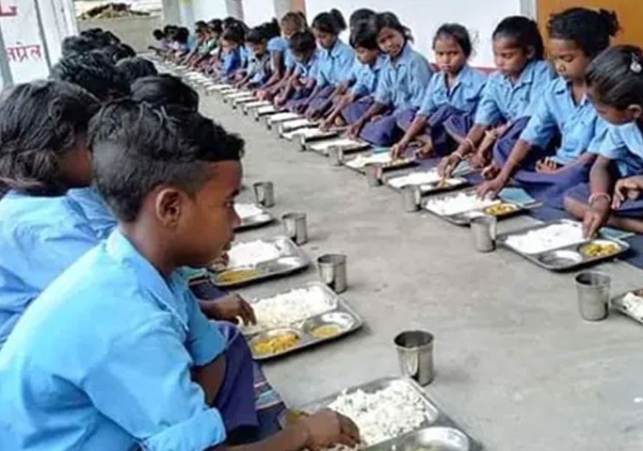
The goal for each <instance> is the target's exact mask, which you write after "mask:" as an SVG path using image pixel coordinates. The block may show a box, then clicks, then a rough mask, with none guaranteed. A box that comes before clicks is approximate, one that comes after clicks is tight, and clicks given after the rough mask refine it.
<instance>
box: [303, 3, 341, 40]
mask: <svg viewBox="0 0 643 451" xmlns="http://www.w3.org/2000/svg"><path fill="white" fill-rule="evenodd" d="M311 27H312V28H314V29H315V30H317V31H320V32H322V33H328V34H333V35H338V34H340V33H341V32H342V31H344V30H345V29H346V19H344V16H343V15H342V13H341V12H340V11H339V10H338V9H331V10H330V12H327V13H320V14H317V16H315V18H314V19H313V23H312V25H311Z"/></svg>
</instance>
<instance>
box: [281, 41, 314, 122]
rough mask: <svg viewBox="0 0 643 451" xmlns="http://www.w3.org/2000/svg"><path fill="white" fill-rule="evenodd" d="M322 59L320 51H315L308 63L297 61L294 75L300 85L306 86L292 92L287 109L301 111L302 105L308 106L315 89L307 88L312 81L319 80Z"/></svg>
mask: <svg viewBox="0 0 643 451" xmlns="http://www.w3.org/2000/svg"><path fill="white" fill-rule="evenodd" d="M320 59H321V52H320V50H315V51H314V52H313V53H312V55H311V56H310V58H308V60H306V61H297V63H296V64H295V68H294V75H295V76H296V77H297V78H298V79H299V81H300V83H301V84H302V85H304V87H302V88H298V89H296V90H294V91H293V92H291V94H290V96H289V98H288V101H287V102H286V108H288V109H289V110H290V111H299V110H300V109H301V108H302V107H301V106H302V105H305V104H306V101H307V100H308V96H310V94H311V92H312V90H313V88H312V87H308V86H306V85H307V84H308V83H309V81H310V80H315V79H316V78H317V71H318V70H319V61H320Z"/></svg>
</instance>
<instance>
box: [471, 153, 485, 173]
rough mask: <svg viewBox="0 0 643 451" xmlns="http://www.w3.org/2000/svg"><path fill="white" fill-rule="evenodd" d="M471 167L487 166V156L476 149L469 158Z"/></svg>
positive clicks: (480, 167)
mask: <svg viewBox="0 0 643 451" xmlns="http://www.w3.org/2000/svg"><path fill="white" fill-rule="evenodd" d="M469 163H470V164H471V167H472V168H474V169H482V168H484V167H485V166H487V163H488V161H487V157H486V155H485V153H484V152H481V151H478V152H476V153H475V154H473V156H472V157H471V158H470V159H469Z"/></svg>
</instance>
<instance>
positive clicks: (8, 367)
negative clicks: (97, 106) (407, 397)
mask: <svg viewBox="0 0 643 451" xmlns="http://www.w3.org/2000/svg"><path fill="white" fill-rule="evenodd" d="M91 128H92V130H91V132H90V142H91V146H92V149H93V155H92V158H93V162H92V163H93V168H94V171H95V178H96V184H97V186H98V189H99V191H100V192H101V194H102V195H103V197H104V198H105V199H107V202H108V203H109V205H110V207H111V208H112V209H113V211H114V212H115V214H116V216H117V217H118V218H119V228H118V230H117V231H115V232H114V233H113V234H112V235H111V236H110V237H109V239H108V240H106V241H104V242H103V243H101V244H100V245H98V246H96V247H95V248H93V249H91V250H90V251H89V252H87V253H86V254H85V255H84V256H83V257H82V258H81V259H80V260H78V261H77V262H76V263H75V264H74V265H72V266H71V267H70V268H69V269H68V270H67V271H65V272H64V274H62V275H61V276H60V277H59V278H58V279H57V280H56V281H55V282H54V283H53V284H51V286H49V287H48V288H47V290H46V291H45V292H44V293H43V294H42V295H41V296H40V297H39V299H38V300H37V301H36V302H34V304H33V305H32V306H31V307H30V308H29V309H28V310H27V312H26V313H25V315H24V317H23V319H22V320H21V321H20V323H19V324H18V326H17V327H16V329H15V331H14V333H13V334H12V335H11V337H10V338H9V340H8V342H7V344H6V346H5V348H4V349H3V352H2V353H0V379H1V380H2V381H3V383H2V384H0V430H2V431H3V433H2V434H0V448H1V449H7V450H9V449H11V450H17V449H21V450H30V451H40V450H42V451H45V450H47V451H49V450H68V449H81V448H82V449H91V450H94V451H101V450H105V451H108V450H115V449H117V450H126V449H150V450H159V451H160V450H167V451H170V450H173V451H178V450H185V451H188V450H205V449H213V447H218V448H217V449H220V450H222V451H225V450H229V451H284V450H299V449H302V448H303V447H304V446H310V447H313V448H317V447H320V446H325V445H329V444H332V443H335V442H340V441H341V442H343V443H346V444H349V445H354V444H355V443H356V442H357V440H358V431H357V428H356V427H355V426H354V424H352V422H351V421H350V420H348V419H346V418H344V417H342V416H340V415H338V414H334V413H331V412H328V411H326V412H323V413H321V414H319V415H317V416H314V417H311V418H308V419H305V420H303V421H304V422H303V423H298V424H295V425H293V426H289V427H287V428H286V429H285V430H284V431H282V432H280V433H279V434H277V436H275V437H273V438H271V439H268V440H266V441H264V442H261V443H257V444H254V445H243V444H244V443H248V442H251V441H253V439H254V437H253V429H254V427H255V426H256V412H255V410H254V397H253V390H252V389H253V387H252V369H251V364H252V359H251V356H250V353H249V351H248V350H247V349H246V351H247V352H246V353H245V354H241V355H240V354H238V353H236V354H235V353H231V352H229V349H226V345H225V340H224V339H223V337H222V336H221V334H220V333H219V331H218V330H217V328H216V327H214V326H213V324H212V323H210V322H209V321H207V320H206V318H205V317H204V316H203V315H202V314H201V313H200V312H199V309H198V307H197V305H196V303H195V300H194V298H193V297H192V296H191V295H190V293H189V291H188V290H187V287H186V285H185V283H184V281H183V279H182V278H181V277H180V276H178V275H177V273H176V269H177V268H178V267H179V266H203V265H207V264H208V263H209V262H210V261H212V260H213V259H214V258H216V257H217V255H218V254H219V253H220V252H221V251H222V250H223V249H224V247H225V246H226V245H227V243H228V242H229V241H230V240H231V239H232V236H233V228H234V226H235V225H236V224H237V223H238V221H239V218H238V216H237V215H236V213H235V211H234V208H233V204H234V197H235V195H236V193H237V192H238V191H239V186H240V180H241V164H240V162H239V159H240V157H241V152H242V145H243V144H242V141H241V140H240V139H238V138H237V137H235V136H231V135H228V134H227V133H226V132H225V131H224V130H223V129H221V128H220V127H218V126H216V125H215V124H214V123H213V122H212V121H211V120H209V119H206V118H204V117H202V116H200V115H199V114H198V113H195V112H191V111H189V110H186V109H182V108H176V107H167V108H164V109H158V108H155V107H152V106H150V105H147V104H145V103H135V102H133V101H121V102H118V103H115V104H112V105H108V106H106V107H105V108H104V109H103V110H102V112H101V113H100V114H99V115H98V116H97V117H96V118H95V119H94V120H93V123H92V127H91ZM43 393H46V396H43ZM238 444H241V445H240V446H236V445H238Z"/></svg>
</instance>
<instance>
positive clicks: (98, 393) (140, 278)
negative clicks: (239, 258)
mask: <svg viewBox="0 0 643 451" xmlns="http://www.w3.org/2000/svg"><path fill="white" fill-rule="evenodd" d="M224 347H225V343H224V339H223V337H222V336H221V334H220V333H219V331H218V330H217V328H216V326H215V325H214V324H213V323H211V322H209V321H208V320H207V319H206V318H205V317H204V316H203V314H202V313H201V311H200V309H199V307H198V304H197V302H196V300H195V299H194V297H193V296H192V295H191V293H190V292H189V290H188V288H187V286H186V284H185V282H184V281H183V279H182V278H181V277H180V276H179V275H177V274H173V275H171V276H170V277H169V278H163V277H162V276H161V274H160V273H159V272H157V271H156V269H155V268H154V267H153V266H152V265H151V264H150V263H149V262H148V261H147V260H146V259H145V258H144V257H143V256H142V255H141V254H139V253H138V252H137V251H136V249H135V248H134V247H133V246H132V245H131V244H130V243H129V241H128V240H127V239H126V238H125V237H124V236H123V235H121V234H120V233H119V232H118V231H116V232H114V233H113V234H112V235H111V236H110V237H109V239H108V240H107V241H104V242H102V243H101V244H100V245H98V246H96V247H95V248H94V249H92V250H90V251H89V252H88V253H87V254H86V255H84V256H83V257H82V258H81V259H80V260H78V261H77V262H76V263H75V264H74V265H72V266H71V267H70V268H69V269H68V270H67V271H65V273H64V274H63V275H61V276H60V277H59V278H58V279H57V280H56V281H55V282H54V283H53V284H51V286H50V287H49V288H48V289H47V290H46V291H45V292H44V293H43V294H42V295H41V296H40V298H38V299H37V300H36V302H34V303H33V305H32V306H31V307H30V308H29V310H27V312H26V313H25V315H24V316H23V318H22V320H21V321H20V323H19V324H18V325H17V327H16V328H15V330H14V333H13V334H12V335H11V337H10V338H9V340H8V341H7V344H6V346H5V347H4V349H3V350H2V352H0V380H2V383H1V384H0V449H2V450H7V451H9V450H12V451H13V450H22V451H63V450H92V451H114V450H132V449H134V448H135V447H136V446H138V447H140V448H142V449H145V450H149V451H169V450H172V451H193V450H197V449H198V450H201V449H206V448H209V447H213V446H216V445H217V444H219V443H221V442H223V441H224V440H225V438H226V433H225V427H224V424H223V421H222V418H221V415H220V414H219V412H218V411H217V410H216V409H212V408H210V407H208V406H207V405H206V404H205V398H204V393H203V391H202V389H201V387H200V386H199V385H197V384H196V383H194V382H192V380H191V375H190V370H191V369H192V368H193V367H194V366H202V365H205V364H207V363H209V362H211V361H212V360H213V359H215V358H216V357H217V356H218V355H220V354H221V353H222V352H223V351H224Z"/></svg>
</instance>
